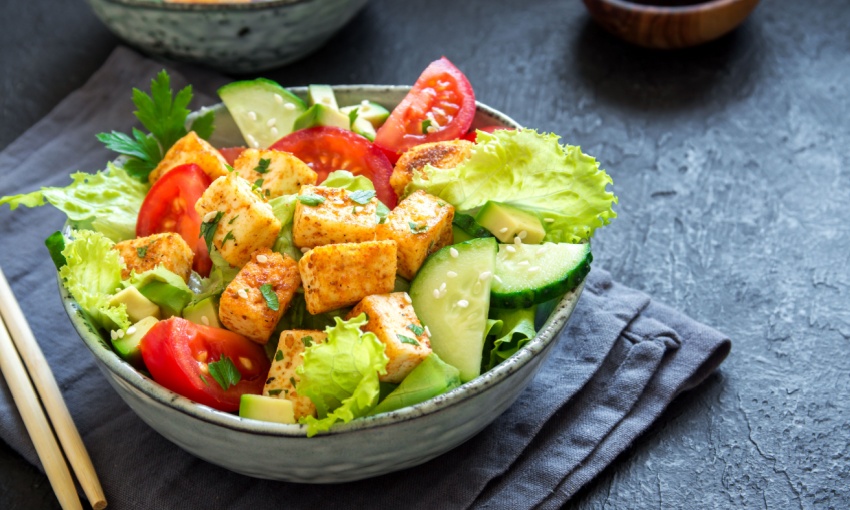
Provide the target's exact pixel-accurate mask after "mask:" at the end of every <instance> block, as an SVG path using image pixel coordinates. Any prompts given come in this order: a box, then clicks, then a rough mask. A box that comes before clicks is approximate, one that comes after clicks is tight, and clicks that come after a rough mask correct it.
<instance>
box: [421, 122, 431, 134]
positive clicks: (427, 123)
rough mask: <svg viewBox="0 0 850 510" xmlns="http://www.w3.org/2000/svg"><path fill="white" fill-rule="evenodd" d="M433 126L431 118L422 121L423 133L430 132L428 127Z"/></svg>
mask: <svg viewBox="0 0 850 510" xmlns="http://www.w3.org/2000/svg"><path fill="white" fill-rule="evenodd" d="M429 127H431V119H425V120H423V121H422V134H423V135H427V134H428V128H429Z"/></svg>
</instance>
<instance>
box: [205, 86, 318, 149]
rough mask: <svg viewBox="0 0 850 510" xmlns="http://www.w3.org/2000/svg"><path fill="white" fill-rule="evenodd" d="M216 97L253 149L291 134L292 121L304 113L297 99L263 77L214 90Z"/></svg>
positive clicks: (266, 145)
mask: <svg viewBox="0 0 850 510" xmlns="http://www.w3.org/2000/svg"><path fill="white" fill-rule="evenodd" d="M218 95H219V97H221V100H222V101H223V102H224V105H225V106H227V109H228V110H229V111H230V114H231V116H233V120H234V121H236V125H237V126H239V131H241V132H242V136H243V138H245V143H247V144H248V146H249V147H252V148H255V149H258V148H262V149H264V148H266V147H268V146H269V145H271V144H273V143H274V142H276V141H278V140H279V139H280V138H281V137H283V136H285V135H288V134H289V133H291V132H292V127H293V125H294V124H295V119H297V118H298V117H299V116H300V115H301V114H302V113H304V112H305V111H306V110H307V106H306V105H305V104H304V101H302V100H301V99H299V98H298V96H296V95H294V94H293V93H292V92H289V91H288V90H286V89H285V88H283V87H281V86H280V85H278V84H277V83H276V82H273V81H271V80H267V79H265V78H257V79H256V80H246V81H237V82H233V83H229V84H227V85H225V86H224V87H221V88H220V89H218Z"/></svg>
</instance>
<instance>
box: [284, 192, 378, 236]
mask: <svg viewBox="0 0 850 510" xmlns="http://www.w3.org/2000/svg"><path fill="white" fill-rule="evenodd" d="M300 197H304V198H299V199H298V201H297V202H296V203H295V216H294V217H293V222H292V240H293V242H294V243H295V246H297V247H299V248H313V247H315V246H322V245H325V244H335V243H362V242H364V241H374V240H375V228H376V227H377V225H378V217H377V215H376V212H377V208H378V199H377V198H374V197H373V198H371V199H370V200H369V201H368V202H365V203H362V204H361V203H358V202H355V201H354V200H352V199H351V192H349V191H348V190H346V189H342V188H326V187H324V186H304V187H303V188H301V193H300ZM313 197H318V198H313ZM310 200H312V202H311V201H310Z"/></svg>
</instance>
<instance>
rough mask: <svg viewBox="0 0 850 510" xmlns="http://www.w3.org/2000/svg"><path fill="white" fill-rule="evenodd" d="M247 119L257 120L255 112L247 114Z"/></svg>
mask: <svg viewBox="0 0 850 510" xmlns="http://www.w3.org/2000/svg"><path fill="white" fill-rule="evenodd" d="M248 118H249V119H251V120H257V112H248Z"/></svg>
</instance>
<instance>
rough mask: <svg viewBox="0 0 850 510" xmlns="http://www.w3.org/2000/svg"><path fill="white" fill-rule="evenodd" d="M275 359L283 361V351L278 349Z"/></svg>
mask: <svg viewBox="0 0 850 510" xmlns="http://www.w3.org/2000/svg"><path fill="white" fill-rule="evenodd" d="M274 360H275V361H283V351H281V350H280V349H278V351H277V352H276V353H274Z"/></svg>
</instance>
